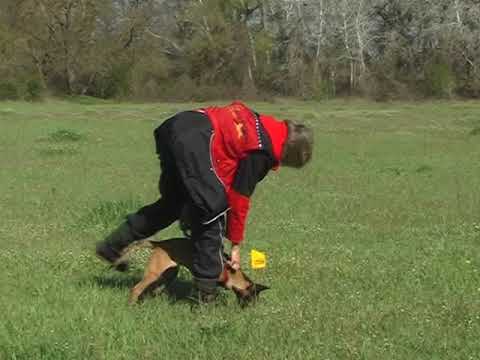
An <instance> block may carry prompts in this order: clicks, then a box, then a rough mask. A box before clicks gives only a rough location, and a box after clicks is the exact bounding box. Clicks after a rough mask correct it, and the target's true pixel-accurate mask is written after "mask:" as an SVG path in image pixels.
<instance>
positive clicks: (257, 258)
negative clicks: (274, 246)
mask: <svg viewBox="0 0 480 360" xmlns="http://www.w3.org/2000/svg"><path fill="white" fill-rule="evenodd" d="M250 259H251V266H252V269H263V268H265V267H267V255H265V254H264V253H262V252H260V251H257V250H252V251H250Z"/></svg>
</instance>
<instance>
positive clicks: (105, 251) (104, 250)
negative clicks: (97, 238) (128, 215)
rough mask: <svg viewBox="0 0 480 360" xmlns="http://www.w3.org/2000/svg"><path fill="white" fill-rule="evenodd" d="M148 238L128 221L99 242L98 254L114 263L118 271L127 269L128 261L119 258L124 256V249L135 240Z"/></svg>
mask: <svg viewBox="0 0 480 360" xmlns="http://www.w3.org/2000/svg"><path fill="white" fill-rule="evenodd" d="M144 238H146V236H143V235H141V234H139V233H137V232H136V231H134V230H133V228H132V226H131V225H130V224H129V222H128V221H126V222H124V223H123V224H121V225H120V226H119V227H118V228H117V229H115V230H114V231H113V232H112V233H111V234H110V235H108V236H107V237H106V238H105V240H103V241H101V242H99V243H98V244H97V246H96V251H95V252H96V254H97V256H98V257H99V258H101V259H102V260H105V261H106V262H108V263H110V264H112V265H114V267H115V269H116V270H118V271H125V270H127V268H128V262H127V261H122V262H119V263H118V260H119V259H120V258H121V257H122V255H123V251H124V250H125V249H126V248H127V247H128V246H129V245H130V244H132V243H133V242H134V241H137V240H141V239H144Z"/></svg>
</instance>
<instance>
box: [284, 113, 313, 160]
mask: <svg viewBox="0 0 480 360" xmlns="http://www.w3.org/2000/svg"><path fill="white" fill-rule="evenodd" d="M285 122H286V123H287V127H288V136H287V140H286V141H285V144H284V145H283V150H282V159H281V161H280V162H281V164H282V165H283V166H289V167H294V168H301V167H303V166H304V165H305V164H306V163H308V162H309V161H310V159H311V158H312V152H313V131H312V129H311V128H309V127H307V126H305V125H302V124H296V123H294V122H292V121H290V120H286V121H285Z"/></svg>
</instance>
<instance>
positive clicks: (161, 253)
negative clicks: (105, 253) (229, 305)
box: [114, 238, 268, 307]
mask: <svg viewBox="0 0 480 360" xmlns="http://www.w3.org/2000/svg"><path fill="white" fill-rule="evenodd" d="M145 243H147V245H148V246H149V247H151V249H152V252H151V256H150V259H149V261H148V264H147V266H146V268H145V273H144V276H143V279H142V280H141V281H140V282H139V283H138V284H136V285H135V286H134V287H133V288H132V289H131V291H130V298H129V303H130V304H135V303H137V302H138V301H139V300H142V299H143V298H144V297H145V295H147V294H149V293H151V292H152V291H153V290H155V289H156V288H158V287H160V286H163V287H168V285H169V284H171V283H172V282H173V281H174V280H175V278H176V277H177V274H178V268H179V265H182V266H185V267H186V268H187V269H189V270H190V271H191V269H192V263H193V255H192V254H193V243H192V240H191V239H190V238H172V239H169V240H164V241H146V242H145ZM224 259H225V261H224V267H223V271H222V273H221V274H220V276H219V278H218V284H219V285H220V286H223V287H224V288H226V289H230V290H232V291H233V292H234V293H235V295H236V296H237V300H238V303H239V304H240V306H242V307H244V306H246V305H248V304H249V303H252V302H255V301H256V300H257V298H258V295H259V294H260V292H262V291H264V290H266V289H268V287H267V286H264V285H260V284H256V283H254V282H253V281H251V280H250V279H249V278H248V277H247V276H246V275H245V273H244V272H243V271H242V270H237V271H235V270H233V269H232V268H231V267H230V266H229V265H228V262H227V261H228V256H227V255H226V254H224ZM122 263H125V260H124V257H122V259H120V260H119V264H122ZM114 266H115V264H114Z"/></svg>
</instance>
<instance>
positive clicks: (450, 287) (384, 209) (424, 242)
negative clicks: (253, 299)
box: [0, 99, 480, 360]
mask: <svg viewBox="0 0 480 360" xmlns="http://www.w3.org/2000/svg"><path fill="white" fill-rule="evenodd" d="M253 105H254V107H255V109H256V110H257V111H260V112H266V113H270V114H274V115H278V116H279V117H286V118H292V119H298V120H301V121H304V122H306V123H308V124H310V125H312V126H313V127H314V129H315V134H316V148H315V154H314V161H313V163H312V164H310V165H309V166H308V168H306V169H305V170H304V171H294V170H290V169H282V170H281V171H280V172H278V173H275V174H272V175H271V176H269V177H267V179H265V180H264V182H263V183H262V184H261V185H260V186H259V187H258V189H257V190H256V193H255V196H254V199H253V209H252V212H251V215H250V218H249V227H248V233H247V240H246V243H245V246H244V252H243V254H244V256H243V263H244V268H245V269H247V272H248V273H249V274H250V275H251V277H252V278H254V279H255V280H257V281H258V282H262V283H265V284H268V285H270V286H271V288H272V289H271V290H269V291H267V292H265V293H264V296H263V297H262V299H261V301H260V302H259V303H258V304H257V305H256V306H255V307H251V308H247V309H245V310H241V309H239V307H238V306H237V305H236V303H235V299H234V295H233V294H231V293H225V294H224V295H223V297H224V304H223V305H219V306H217V307H210V308H207V309H202V310H197V311H192V310H191V308H190V306H189V305H188V304H186V303H185V302H181V301H180V302H172V301H170V300H169V298H168V297H167V296H164V295H160V296H157V297H154V298H151V299H148V300H147V301H145V302H144V303H143V304H142V305H139V306H136V307H130V306H128V305H127V296H128V290H129V287H130V286H132V285H133V284H134V283H135V282H136V281H137V280H138V279H139V278H140V277H141V275H142V270H143V265H144V262H145V259H146V256H147V253H146V252H145V251H140V252H138V253H137V254H135V256H134V260H135V263H134V266H133V268H132V269H131V271H129V272H128V273H126V274H119V273H114V272H112V271H109V270H107V269H106V266H105V265H104V264H102V263H100V262H99V261H98V260H97V259H96V258H95V257H94V256H93V249H94V244H95V242H96V241H98V240H99V239H101V238H102V237H103V236H105V235H106V234H107V233H108V231H109V230H111V229H112V228H113V226H115V225H116V224H117V223H118V222H119V221H121V219H122V216H123V215H125V214H126V213H128V212H129V211H132V210H135V209H136V208H137V207H139V206H141V205H142V204H144V203H147V202H151V201H154V200H156V198H157V190H156V181H157V178H158V163H157V159H156V156H155V154H154V144H153V137H152V131H153V129H154V128H155V127H156V126H157V125H158V124H160V123H161V121H162V120H163V119H165V118H166V117H168V116H169V115H171V114H173V113H175V112H177V111H180V110H184V109H189V108H191V107H193V106H197V105H195V104H140V105H138V104H115V103H109V102H105V103H103V102H94V101H91V100H89V99H77V100H75V101H69V102H67V101H47V102H45V103H39V104H28V103H8V102H7V103H0V154H1V156H0V189H1V191H0V218H1V221H0V288H1V301H0V303H1V310H2V314H1V321H0V359H2V360H3V359H29V360H30V359H112V360H113V359H115V360H118V359H227V358H229V359H235V360H237V359H249V360H252V359H325V360H326V359H465V360H467V359H480V341H479V337H480V256H479V247H480V103H479V102H447V103H443V102H429V103H392V104H375V103H367V102H361V101H354V100H352V101H333V102H325V103H314V102H296V101H287V100H281V101H280V100H279V101H277V102H276V103H258V104H253ZM175 234H178V230H177V227H176V226H172V227H171V228H169V229H167V230H165V231H164V232H162V233H160V234H158V238H159V239H162V238H168V237H170V236H172V235H175ZM251 248H256V249H259V250H262V251H265V252H266V253H267V254H268V261H269V262H268V267H267V269H265V270H261V271H253V270H249V269H248V256H247V253H248V251H249V250H250V249H251ZM189 279H190V275H189V274H188V273H186V272H181V273H180V280H181V281H183V282H187V281H188V280H189Z"/></svg>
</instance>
